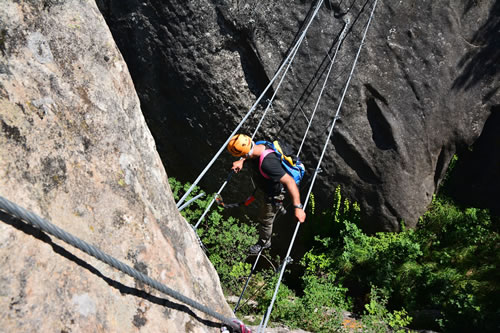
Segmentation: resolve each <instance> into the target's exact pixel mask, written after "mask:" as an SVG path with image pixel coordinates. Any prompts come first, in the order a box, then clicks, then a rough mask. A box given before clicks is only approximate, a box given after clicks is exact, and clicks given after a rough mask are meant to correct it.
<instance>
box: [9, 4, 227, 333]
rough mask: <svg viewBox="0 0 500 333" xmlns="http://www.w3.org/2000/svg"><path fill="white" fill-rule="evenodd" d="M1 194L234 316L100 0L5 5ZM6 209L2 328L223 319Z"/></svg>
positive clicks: (171, 328)
mask: <svg viewBox="0 0 500 333" xmlns="http://www.w3.org/2000/svg"><path fill="white" fill-rule="evenodd" d="M0 195H1V196H3V197H5V198H7V199H9V200H11V201H13V202H16V203H17V204H19V205H21V206H23V207H25V208H27V209H30V210H32V211H33V212H35V213H37V214H38V215H40V216H43V217H45V218H47V219H49V220H51V221H52V222H53V223H54V224H56V225H58V226H59V227H61V228H63V229H65V230H66V231H68V232H70V233H72V234H74V235H76V236H78V237H80V238H81V239H83V240H85V241H87V242H89V243H91V244H93V245H95V246H97V247H98V248H100V249H102V250H103V251H104V252H106V253H108V254H110V255H112V256H114V257H115V258H117V259H119V260H121V261H123V262H125V263H127V264H129V265H131V266H133V267H135V268H136V269H138V270H139V271H142V272H144V273H147V274H148V275H149V276H151V277H153V278H154V279H156V280H159V281H160V282H162V283H164V284H166V285H167V286H169V287H170V288H172V289H174V290H177V291H179V292H180V293H182V294H184V295H186V296H188V297H190V298H192V299H195V300H197V301H198V302H200V303H202V304H205V305H207V306H209V307H210V308H212V309H213V310H215V311H218V312H220V313H222V314H223V315H226V316H231V315H232V313H231V310H230V308H229V306H228V305H227V303H226V302H225V301H224V298H223V295H222V291H221V288H220V285H219V282H218V277H217V274H216V272H215V270H214V269H213V267H212V265H211V264H210V262H209V261H208V259H207V258H206V256H205V255H204V254H203V252H202V251H201V250H200V248H199V246H198V244H197V240H196V238H195V235H194V233H193V231H192V229H191V228H190V227H189V226H188V224H187V223H186V221H185V220H184V219H183V218H182V217H181V216H180V215H179V214H178V212H177V209H176V207H175V203H174V201H173V199H172V195H171V192H170V189H169V187H168V182H167V176H166V173H165V171H164V168H163V166H162V163H161V160H160V157H159V156H158V154H157V152H156V150H155V143H154V141H153V138H152V136H151V134H150V132H149V130H148V128H147V126H146V123H145V121H144V118H143V115H142V114H141V110H140V105H139V99H138V97H137V95H136V93H135V91H134V86H133V84H132V80H131V78H130V75H129V72H128V69H127V65H126V64H125V62H124V61H123V59H122V56H121V54H120V52H119V51H118V48H117V47H116V45H115V43H114V41H113V39H112V36H111V33H110V32H109V30H108V28H107V27H106V23H105V21H104V19H103V18H102V16H101V14H100V12H99V10H98V8H97V6H96V5H95V3H93V2H91V1H78V0H67V1H57V0H53V1H11V0H5V1H2V2H1V4H0ZM0 219H1V221H0V267H1V270H2V273H1V275H0V308H1V309H2V310H1V311H0V327H1V329H0V331H2V332H32V331H35V330H36V331H40V332H132V331H141V332H165V331H168V332H217V331H219V329H218V327H217V324H218V323H217V322H214V321H213V319H212V318H209V317H206V316H205V315H204V314H202V313H199V312H198V311H196V313H195V312H193V311H192V310H191V309H190V308H189V307H186V306H184V305H183V304H180V303H179V302H177V301H175V300H173V299H171V298H169V297H167V296H165V295H162V294H160V293H159V292H156V291H154V290H152V289H151V288H149V287H147V286H144V285H143V284H141V283H139V282H137V281H134V279H133V278H130V277H128V276H126V275H124V274H122V273H121V272H118V271H116V270H114V269H112V268H110V267H108V266H107V265H105V264H103V263H101V262H99V261H97V260H96V259H94V258H93V257H90V256H88V255H86V254H84V253H83V252H80V251H79V250H76V249H75V248H73V247H71V246H69V245H66V244H64V243H62V242H60V241H58V240H57V239H55V238H54V237H52V236H50V237H49V236H47V235H45V234H43V233H41V232H39V231H37V230H36V229H34V228H32V227H30V226H28V225H26V224H25V223H24V222H20V221H17V220H14V219H11V218H9V217H8V216H7V215H6V214H4V213H1V215H0Z"/></svg>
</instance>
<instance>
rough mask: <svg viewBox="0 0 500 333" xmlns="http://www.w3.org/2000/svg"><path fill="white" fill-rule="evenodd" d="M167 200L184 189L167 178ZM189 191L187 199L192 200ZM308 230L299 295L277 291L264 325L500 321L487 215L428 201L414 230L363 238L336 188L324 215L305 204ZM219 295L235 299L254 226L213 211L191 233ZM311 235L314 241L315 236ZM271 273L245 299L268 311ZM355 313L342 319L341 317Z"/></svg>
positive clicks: (452, 326)
mask: <svg viewBox="0 0 500 333" xmlns="http://www.w3.org/2000/svg"><path fill="white" fill-rule="evenodd" d="M170 181H171V184H172V188H173V192H174V195H175V196H176V197H178V193H179V192H183V191H185V190H186V189H187V188H188V187H189V186H188V184H186V185H181V184H180V183H178V182H176V181H175V180H173V179H170ZM196 192H197V190H196V191H194V193H193V194H192V196H194V195H195V193H196ZM310 199H311V200H310V202H311V205H310V206H309V207H310V209H309V212H308V228H306V230H304V232H303V233H302V235H301V237H303V238H304V239H305V241H306V242H310V243H312V244H314V245H313V247H312V248H311V249H310V250H309V251H308V252H307V253H306V254H305V255H304V257H303V258H302V259H301V261H300V262H301V264H302V266H303V267H304V276H303V277H302V287H303V292H302V293H301V295H302V296H300V297H298V296H297V295H295V293H294V292H293V291H292V290H290V289H289V288H288V287H287V286H286V284H285V283H282V284H281V286H280V289H279V293H278V297H277V299H276V303H275V305H274V308H273V312H272V315H271V318H272V320H273V321H278V322H282V323H284V324H286V325H288V326H290V327H300V328H302V329H306V330H309V331H314V332H331V331H341V332H342V331H346V330H347V331H350V332H354V331H356V332H386V331H389V330H392V331H395V332H402V331H403V330H404V327H407V326H408V325H410V324H411V320H412V318H411V317H410V315H409V313H416V312H418V311H419V310H438V311H439V312H440V313H441V317H440V318H439V319H437V324H439V325H440V327H441V329H442V330H443V331H444V332H472V331H481V332H496V331H498V329H499V326H498V325H499V323H500V311H499V309H500V270H499V269H498V267H499V264H500V236H499V231H498V227H499V225H498V222H499V221H497V223H496V224H495V223H494V222H493V221H492V219H491V217H490V215H489V213H488V211H486V210H481V209H476V208H460V207H457V206H456V205H455V204H454V203H453V202H451V201H449V200H447V199H444V198H434V200H433V202H432V205H431V207H430V209H429V211H428V212H427V213H426V214H425V215H424V216H423V217H422V218H421V221H420V222H419V224H418V228H417V229H416V230H405V229H404V228H403V231H402V232H399V233H377V234H375V235H366V234H365V233H364V232H363V231H362V230H361V229H360V228H359V227H358V225H359V222H360V219H361V218H360V209H359V207H358V206H357V205H356V204H355V203H351V202H349V201H348V200H345V199H343V198H342V197H341V193H340V188H337V189H336V192H335V196H334V200H333V202H334V204H333V205H332V207H331V208H330V209H327V210H325V211H321V212H320V211H317V208H316V206H315V202H314V196H313V195H311V198H310ZM207 204H208V199H206V200H197V201H196V203H195V204H193V205H191V206H190V207H188V208H187V209H185V210H184V211H183V212H182V214H183V215H184V216H185V217H186V218H187V219H188V221H193V222H196V221H197V220H198V218H199V216H201V214H202V212H203V210H204V208H205V207H206V205H207ZM197 232H198V234H199V236H200V237H201V239H202V241H203V243H204V244H205V246H206V247H207V250H208V256H209V258H210V260H211V261H212V263H213V264H214V266H215V267H216V269H217V271H218V273H219V275H220V278H221V282H222V285H223V288H224V290H225V291H226V292H227V293H231V294H237V295H238V294H239V292H240V289H241V288H242V286H243V284H244V280H245V278H246V276H247V275H248V273H249V271H250V264H249V263H246V252H247V249H248V247H249V246H250V245H252V244H254V243H255V241H256V240H257V232H256V229H255V227H253V226H248V225H246V224H241V223H240V222H239V221H238V220H237V219H234V218H231V217H228V218H224V217H223V215H222V210H221V209H220V208H215V209H213V210H212V212H211V213H210V214H209V215H208V216H207V217H206V218H205V221H204V222H203V223H202V224H201V225H200V228H198V231H197ZM313 232H314V233H313ZM277 278H278V277H277V274H275V273H274V272H272V271H265V272H257V273H256V274H255V275H254V277H253V278H252V282H251V283H250V286H249V288H248V291H247V295H249V296H246V297H249V298H252V299H255V300H257V301H258V307H257V309H252V308H251V307H249V306H243V307H242V311H243V312H245V313H249V312H251V311H258V312H259V315H263V313H264V312H265V311H266V310H267V307H268V305H269V302H270V300H271V297H272V295H273V293H274V289H275V283H276V281H277ZM345 311H355V312H357V313H362V316H361V320H359V321H355V320H350V319H349V320H348V321H347V324H346V320H343V312H345Z"/></svg>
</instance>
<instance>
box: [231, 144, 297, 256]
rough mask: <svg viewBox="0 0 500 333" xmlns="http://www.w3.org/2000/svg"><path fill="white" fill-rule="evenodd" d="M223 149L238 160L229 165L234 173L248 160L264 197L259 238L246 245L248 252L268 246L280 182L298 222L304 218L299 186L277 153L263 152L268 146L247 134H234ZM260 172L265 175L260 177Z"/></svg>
mask: <svg viewBox="0 0 500 333" xmlns="http://www.w3.org/2000/svg"><path fill="white" fill-rule="evenodd" d="M227 149H228V150H229V152H230V153H231V155H233V156H234V157H240V159H239V160H238V161H235V162H233V167H232V168H231V169H232V170H233V171H234V172H235V173H238V172H240V171H241V169H242V168H243V163H245V161H246V160H251V165H252V168H253V171H254V175H255V177H254V179H255V181H256V183H257V185H258V187H259V188H260V189H261V190H262V191H263V192H264V193H265V194H266V197H267V198H266V204H265V206H264V207H263V209H262V211H261V213H260V228H259V241H258V242H257V244H255V245H252V246H251V247H250V253H253V254H255V253H259V252H260V251H261V250H263V249H267V248H269V247H271V235H272V231H273V222H274V219H275V217H276V214H277V213H278V212H279V210H280V209H282V202H283V199H284V196H283V194H282V190H283V185H285V187H286V189H287V190H288V193H289V195H290V197H291V199H292V204H293V206H294V212H295V217H296V218H297V220H298V221H299V222H301V223H302V222H304V221H305V219H306V213H305V212H304V208H303V206H302V203H301V201H300V192H299V188H298V187H297V184H296V183H295V180H294V179H293V177H292V176H290V175H289V174H288V173H287V172H286V169H285V168H284V166H283V165H282V163H281V160H280V158H279V157H278V155H277V153H274V152H272V153H269V152H266V153H265V151H266V150H267V149H268V148H267V147H266V146H265V145H264V144H254V142H252V139H251V138H250V137H249V136H247V135H244V134H236V135H235V136H233V137H232V138H231V140H230V141H229V143H228V145H227ZM261 155H263V156H264V157H263V159H262V162H260V159H261ZM260 168H261V169H262V170H260ZM262 173H264V174H265V175H267V177H264V175H263V174H262Z"/></svg>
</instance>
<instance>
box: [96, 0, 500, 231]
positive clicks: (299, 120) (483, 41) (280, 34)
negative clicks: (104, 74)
mask: <svg viewBox="0 0 500 333" xmlns="http://www.w3.org/2000/svg"><path fill="white" fill-rule="evenodd" d="M97 3H98V5H99V8H100V9H101V12H102V13H103V14H104V16H105V18H106V20H107V22H108V25H109V26H110V28H111V30H112V32H113V35H114V37H115V40H116V41H117V44H118V46H119V47H120V50H121V51H122V53H123V54H124V58H125V59H126V61H127V63H128V65H129V68H130V69H131V74H132V77H133V79H134V83H135V86H136V89H137V91H138V94H139V97H140V99H141V103H142V106H143V108H142V109H143V111H144V113H145V116H146V119H148V122H149V124H150V128H151V130H152V132H153V134H154V135H155V137H156V139H157V142H158V146H159V150H160V154H161V156H162V159H163V161H164V163H165V165H166V168H167V170H169V173H171V174H174V175H176V176H177V177H179V178H181V179H186V180H193V179H194V178H195V177H196V175H197V174H198V173H199V172H200V171H201V170H202V168H203V166H204V165H205V164H206V163H205V162H208V161H209V160H210V158H211V156H213V154H214V153H215V152H216V151H217V150H218V149H219V147H220V145H221V144H222V143H223V142H224V141H225V139H226V138H227V136H228V135H229V134H230V133H231V132H232V130H233V129H234V128H235V127H236V125H237V124H238V122H239V121H240V120H241V118H242V116H243V115H244V114H245V113H246V111H247V110H248V109H249V108H250V106H251V105H252V103H253V101H254V100H255V98H256V96H258V95H259V94H260V92H261V91H262V89H263V88H264V87H265V86H266V85H267V83H268V82H269V79H270V78H271V77H272V76H273V74H274V71H275V70H276V69H277V68H278V65H279V64H280V62H281V61H282V59H283V58H284V56H285V55H286V53H287V52H288V51H289V48H290V47H291V45H292V44H293V41H294V40H295V39H296V38H297V32H298V31H299V29H300V28H301V27H302V24H303V22H304V20H305V18H306V16H307V15H310V14H311V11H312V6H313V4H312V2H311V1H292V2H290V1H287V2H286V3H285V2H284V1H283V2H281V1H274V0H262V1H261V0H259V1H256V0H240V1H233V0H231V1H229V0H217V1H216V0H197V1H194V0H191V1H185V0H182V1H181V0H170V1H167V2H161V1H154V0H147V1H144V0H141V1H138V0H120V1H117V0H98V1H97ZM314 3H316V2H314ZM372 4H373V2H372V1H325V4H324V5H323V7H322V8H321V11H320V13H319V16H318V18H317V19H316V20H315V22H314V23H313V25H312V26H311V30H310V32H309V33H308V34H307V39H306V40H305V41H304V43H303V48H301V49H300V50H299V52H298V55H297V59H296V61H295V63H294V64H293V66H292V72H291V73H290V75H289V77H288V78H287V79H286V80H285V84H284V87H283V88H282V89H281V91H280V92H279V94H278V97H277V100H276V102H275V104H274V109H273V112H272V113H271V116H269V117H267V118H266V119H265V120H264V123H263V127H262V129H261V130H260V131H259V134H258V137H260V138H271V139H275V138H281V139H284V140H286V141H288V142H291V143H293V144H295V145H296V147H297V148H298V146H299V145H300V140H301V138H302V135H303V133H304V132H305V128H306V125H307V122H306V120H305V118H309V117H311V113H312V110H313V107H314V104H315V100H316V96H318V94H319V89H320V88H321V85H322V81H323V78H324V77H325V75H326V70H327V66H328V65H329V62H330V60H329V57H332V56H333V51H334V48H335V43H336V42H337V39H338V38H339V35H340V31H341V30H342V28H343V26H344V21H346V20H347V19H350V24H351V25H352V26H351V27H350V29H349V32H348V34H347V38H346V39H345V41H344V42H343V45H342V47H341V50H340V53H339V55H338V56H337V60H336V64H335V66H334V68H333V75H332V77H331V79H330V81H329V83H328V85H327V89H326V93H325V95H324V98H323V99H322V102H321V103H320V107H319V110H318V113H317V115H316V117H315V118H314V120H313V121H312V131H311V133H310V135H309V136H308V138H307V140H306V145H305V148H304V151H303V154H302V155H301V157H302V159H303V160H305V164H306V166H308V167H309V172H312V171H313V170H314V167H315V166H316V163H317V159H318V157H319V155H320V153H321V150H322V148H323V144H324V141H325V139H326V136H327V131H328V127H329V124H330V122H331V119H332V115H333V114H334V113H335V111H336V109H337V107H338V103H339V99H340V96H341V94H342V89H343V86H344V83H345V82H346V80H347V76H348V74H349V71H350V68H351V64H352V62H353V58H354V55H355V54H356V52H357V49H358V46H359V42H360V39H361V34H362V31H363V29H364V26H365V24H366V22H367V20H368V14H369V12H370V9H371V6H372ZM348 6H351V7H348ZM498 9H499V1H497V0H487V1H480V2H477V1H472V0H470V1H460V2H456V1H440V2H436V1H429V0H427V1H418V3H416V2H415V3H414V2H408V1H379V5H378V8H377V10H376V15H375V18H374V21H373V23H372V26H371V28H370V31H369V33H368V37H367V40H366V44H365V46H364V49H363V51H362V52H361V57H360V61H359V64H358V66H357V68H356V70H355V76H354V78H353V80H352V82H351V86H350V88H349V90H348V92H347V94H346V99H345V101H344V104H343V106H342V110H341V119H340V121H339V122H338V126H337V128H336V131H335V134H334V136H333V139H332V140H331V142H330V149H329V150H328V152H327V155H326V157H325V160H324V163H323V167H322V169H323V172H322V173H321V174H320V176H319V177H318V181H317V185H316V186H315V188H314V192H315V193H316V194H319V195H317V196H316V197H317V198H330V197H331V194H332V193H333V188H334V187H335V186H336V185H337V184H340V185H341V186H342V190H343V191H344V192H345V193H346V194H347V195H348V196H349V197H350V198H351V199H353V200H356V201H358V202H359V203H360V204H361V205H362V207H363V208H364V213H365V215H366V219H365V221H366V223H367V229H368V230H397V229H398V228H399V224H400V222H401V221H402V220H404V221H405V223H406V225H409V226H414V225H415V224H416V222H417V220H418V217H419V216H420V215H421V214H422V213H423V212H424V211H425V210H426V207H427V205H428V204H429V203H430V201H431V199H432V195H433V194H434V193H435V192H436V191H437V188H438V185H439V183H440V181H441V180H442V179H443V176H444V174H445V171H446V169H447V166H448V163H449V160H450V158H451V157H452V155H453V154H454V153H455V152H456V151H457V149H459V148H460V147H466V146H470V145H471V144H472V143H473V142H474V141H475V140H476V139H477V138H478V137H479V135H480V134H481V131H482V129H483V125H484V123H485V121H486V119H487V118H488V117H489V116H490V114H492V113H494V112H495V111H494V110H498V107H495V106H496V105H498V104H500V97H499V93H498V87H499V80H498V75H497V74H498V68H499V63H500V61H499V58H500V55H499V46H498V38H497V36H498V26H499V23H498V22H499V17H498V13H499V10H498ZM327 53H328V54H327ZM275 88H276V85H275ZM496 112H498V111H496ZM259 116H260V115H259V114H256V115H255V116H254V117H251V119H250V121H249V122H248V124H247V125H245V126H244V128H243V132H248V133H251V132H253V130H254V128H255V126H256V124H257V121H258V117H259ZM200 161H201V163H200ZM227 165H228V159H227V157H226V160H225V161H224V163H221V164H219V165H218V167H216V168H215V169H216V171H215V172H214V176H212V177H210V179H209V180H208V181H207V183H206V185H208V186H209V187H210V190H212V189H213V190H216V189H217V188H218V185H219V184H220V183H221V180H222V179H223V177H224V174H225V172H226V170H227V169H228V167H227ZM219 170H224V171H223V172H222V171H219ZM497 176H498V175H497ZM496 181H497V182H498V178H497V179H496ZM325 201H327V202H328V199H326V200H325Z"/></svg>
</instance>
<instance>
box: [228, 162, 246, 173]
mask: <svg viewBox="0 0 500 333" xmlns="http://www.w3.org/2000/svg"><path fill="white" fill-rule="evenodd" d="M244 161H245V160H238V161H234V162H233V167H232V168H231V170H233V171H234V173H238V172H240V171H241V169H243V162H244Z"/></svg>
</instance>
